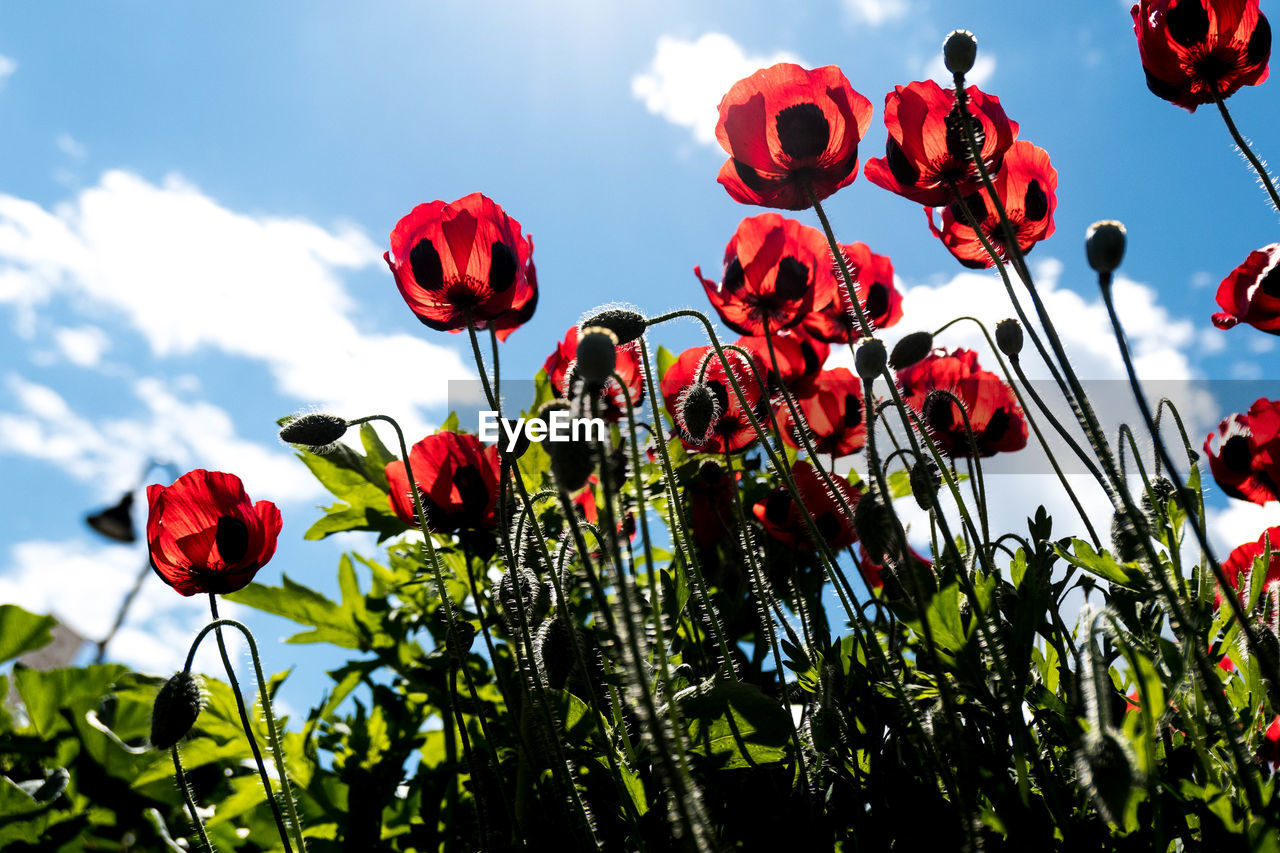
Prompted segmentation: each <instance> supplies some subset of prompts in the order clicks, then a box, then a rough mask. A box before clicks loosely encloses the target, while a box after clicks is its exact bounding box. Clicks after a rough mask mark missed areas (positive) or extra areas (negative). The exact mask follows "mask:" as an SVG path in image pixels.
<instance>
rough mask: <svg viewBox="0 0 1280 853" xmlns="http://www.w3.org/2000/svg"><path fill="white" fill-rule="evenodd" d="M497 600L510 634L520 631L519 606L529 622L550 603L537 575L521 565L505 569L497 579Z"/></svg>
mask: <svg viewBox="0 0 1280 853" xmlns="http://www.w3.org/2000/svg"><path fill="white" fill-rule="evenodd" d="M498 602H499V603H500V604H501V605H502V615H503V617H504V619H505V620H506V623H507V629H508V630H509V631H510V632H511V633H512V634H519V633H520V610H521V608H523V609H524V618H525V622H526V623H530V622H533V621H535V619H536V617H537V614H538V612H539V611H543V610H546V608H547V605H548V604H549V603H550V602H549V600H548V598H547V592H546V589H544V588H543V586H542V584H541V583H540V582H539V581H538V576H537V575H535V574H534V573H533V572H531V571H530V570H528V569H526V568H521V567H517V568H515V569H507V570H506V571H505V572H503V573H502V577H501V578H499V579H498Z"/></svg>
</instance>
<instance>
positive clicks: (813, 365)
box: [800, 341, 822, 374]
mask: <svg viewBox="0 0 1280 853" xmlns="http://www.w3.org/2000/svg"><path fill="white" fill-rule="evenodd" d="M800 357H801V358H803V359H804V372H805V373H806V374H809V373H817V372H818V371H819V370H821V369H822V365H821V364H820V363H819V362H818V351H817V350H815V349H814V348H813V342H812V341H802V342H801V343H800Z"/></svg>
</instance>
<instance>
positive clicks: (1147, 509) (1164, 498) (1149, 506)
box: [1142, 477, 1178, 519]
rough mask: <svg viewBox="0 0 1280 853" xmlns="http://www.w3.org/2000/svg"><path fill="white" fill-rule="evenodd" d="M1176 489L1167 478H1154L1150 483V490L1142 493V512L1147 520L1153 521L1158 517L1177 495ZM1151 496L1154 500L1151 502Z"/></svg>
mask: <svg viewBox="0 0 1280 853" xmlns="http://www.w3.org/2000/svg"><path fill="white" fill-rule="evenodd" d="M1177 491H1178V489H1177V487H1176V486H1174V485H1173V483H1172V482H1171V481H1170V480H1169V478H1168V477H1156V478H1155V479H1154V480H1152V481H1151V488H1150V489H1149V490H1147V491H1144V492H1143V493H1142V511H1143V512H1144V513H1145V514H1146V516H1147V518H1150V519H1155V518H1157V517H1159V514H1160V512H1162V511H1163V510H1164V509H1165V507H1167V506H1168V505H1169V501H1170V500H1171V499H1172V498H1173V496H1174V495H1175V494H1176V493H1177ZM1152 495H1154V496H1155V500H1154V501H1153V500H1152Z"/></svg>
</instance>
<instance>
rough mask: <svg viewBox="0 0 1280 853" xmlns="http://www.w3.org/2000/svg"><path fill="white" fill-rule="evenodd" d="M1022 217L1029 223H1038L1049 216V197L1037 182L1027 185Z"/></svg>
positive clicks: (1033, 181)
mask: <svg viewBox="0 0 1280 853" xmlns="http://www.w3.org/2000/svg"><path fill="white" fill-rule="evenodd" d="M1022 212H1023V215H1024V216H1025V217H1026V218H1027V220H1028V221H1030V222H1039V221H1040V220H1041V219H1044V218H1045V217H1046V216H1048V215H1049V196H1048V195H1047V194H1046V193H1045V191H1044V189H1043V188H1042V187H1041V186H1040V182H1039V181H1038V180H1032V181H1031V183H1030V184H1028V185H1027V198H1026V201H1025V202H1023V205H1022Z"/></svg>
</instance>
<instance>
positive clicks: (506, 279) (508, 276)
mask: <svg viewBox="0 0 1280 853" xmlns="http://www.w3.org/2000/svg"><path fill="white" fill-rule="evenodd" d="M490 253H491V254H490V261H489V289H490V290H492V291H493V292H494V293H502V292H503V291H505V290H506V289H507V288H508V287H510V286H511V285H513V284H515V283H516V265H517V262H516V253H515V252H513V251H511V247H510V246H508V245H507V244H506V243H501V242H498V241H496V240H495V241H494V243H493V246H492V247H491V248H490Z"/></svg>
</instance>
